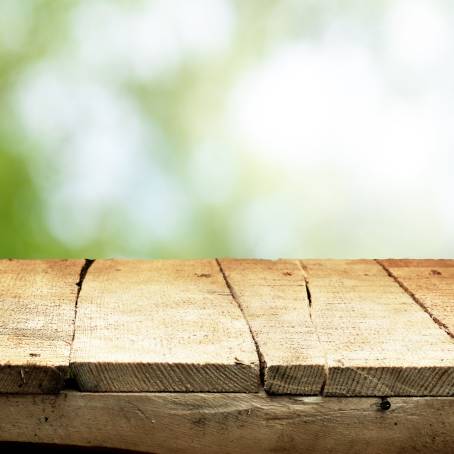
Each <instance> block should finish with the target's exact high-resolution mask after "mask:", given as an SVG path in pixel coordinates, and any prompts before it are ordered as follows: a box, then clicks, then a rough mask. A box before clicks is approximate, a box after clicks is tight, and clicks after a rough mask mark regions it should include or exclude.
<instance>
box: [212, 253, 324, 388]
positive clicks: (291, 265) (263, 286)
mask: <svg viewBox="0 0 454 454" xmlns="http://www.w3.org/2000/svg"><path fill="white" fill-rule="evenodd" d="M220 265H221V267H222V269H223V271H224V273H225V276H226V279H227V281H228V283H229V285H230V286H231V288H232V292H233V294H234V296H235V298H236V299H237V301H238V303H239V304H240V306H241V308H242V310H243V313H244V315H245V317H246V319H247V320H248V323H249V326H250V328H251V331H252V334H253V336H254V338H255V341H256V343H257V345H258V349H259V351H260V354H261V359H262V369H263V371H264V385H265V389H266V390H267V391H268V392H270V393H275V394H306V395H307V394H319V393H320V390H321V388H322V385H323V383H324V381H325V359H324V354H323V350H322V348H321V346H320V342H319V340H318V338H317V333H316V331H315V328H314V325H313V323H312V321H311V318H310V313H309V301H308V298H307V293H306V284H305V280H304V275H303V273H302V270H301V267H300V266H299V264H298V263H297V262H296V261H290V260H276V261H272V260H220Z"/></svg>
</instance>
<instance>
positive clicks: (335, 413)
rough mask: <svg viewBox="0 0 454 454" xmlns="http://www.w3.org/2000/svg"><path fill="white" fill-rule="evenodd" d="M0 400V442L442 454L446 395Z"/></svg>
mask: <svg viewBox="0 0 454 454" xmlns="http://www.w3.org/2000/svg"><path fill="white" fill-rule="evenodd" d="M390 403H391V408H390V409H389V410H387V411H384V410H381V409H380V407H379V404H380V399H377V398H334V397H330V398H326V397H325V398H323V397H295V396H292V397H287V396H267V395H265V394H262V393H260V394H197V393H190V394H183V393H170V394H169V393H146V394H140V393H138V394H134V393H132V394H122V393H116V394H109V393H105V394H103V393H96V394H93V393H90V394H85V393H79V392H64V393H61V394H60V395H57V396H46V395H41V396H26V395H4V396H0V409H1V410H0V427H1V430H0V441H23V442H35V443H56V444H66V445H79V446H97V447H107V448H121V449H131V450H137V451H143V452H149V453H161V454H165V453H198V454H199V453H201V454H202V453H248V454H255V453H257V454H259V453H278V452H289V453H307V452H311V453H323V454H324V453H336V454H342V453H349V454H363V453H368V454H381V453H383V454H385V453H386V454H393V453H396V454H398V453H403V452H405V453H422V452H427V453H431V454H432V453H446V454H448V453H452V452H453V446H454V431H453V430H452V429H453V427H454V398H431V397H427V398H402V397H399V398H391V399H390Z"/></svg>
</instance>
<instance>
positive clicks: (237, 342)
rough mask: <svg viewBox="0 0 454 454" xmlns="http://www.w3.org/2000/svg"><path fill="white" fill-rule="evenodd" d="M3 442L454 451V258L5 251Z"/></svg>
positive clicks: (0, 265)
mask: <svg viewBox="0 0 454 454" xmlns="http://www.w3.org/2000/svg"><path fill="white" fill-rule="evenodd" d="M0 441H3V442H5V441H16V442H33V443H52V444H59V445H76V446H87V447H89V446H96V447H110V448H121V449H130V450H137V451H144V452H153V453H167V452H169V453H171V452H197V453H204V452H221V453H239V452H247V453H267V452H269V453H272V452H292V453H293V452H320V453H325V452H333V453H337V452H339V453H344V452H345V453H347V452H349V453H369V452H371V453H398V452H399V453H400V452H443V453H451V452H454V260H277V261H271V260H234V259H221V260H198V261H184V260H179V261H160V260H151V261H137V260H134V261H133V260H96V261H91V260H86V261H83V260H66V261H63V260H61V261H50V260H48V261H18V260H0Z"/></svg>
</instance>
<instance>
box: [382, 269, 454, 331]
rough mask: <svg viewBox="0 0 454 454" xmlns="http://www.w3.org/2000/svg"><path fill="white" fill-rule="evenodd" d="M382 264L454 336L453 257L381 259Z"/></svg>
mask: <svg viewBox="0 0 454 454" xmlns="http://www.w3.org/2000/svg"><path fill="white" fill-rule="evenodd" d="M380 263H381V264H382V265H383V266H384V267H385V268H386V269H387V270H388V272H390V273H391V275H392V276H393V277H394V278H395V279H396V280H397V281H398V282H399V283H400V284H401V285H402V287H403V288H404V289H405V290H406V291H407V292H409V294H411V296H412V297H413V298H414V299H415V300H416V301H417V302H418V304H420V305H421V306H422V307H423V308H424V309H425V310H426V311H427V312H428V313H429V314H430V315H431V317H432V318H433V319H434V321H435V322H436V323H437V324H439V325H440V326H441V327H442V328H443V329H445V331H446V332H447V333H448V334H449V335H450V336H451V337H453V338H454V260H380Z"/></svg>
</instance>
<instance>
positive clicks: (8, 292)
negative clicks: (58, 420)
mask: <svg viewBox="0 0 454 454" xmlns="http://www.w3.org/2000/svg"><path fill="white" fill-rule="evenodd" d="M83 264H84V262H83V260H73V261H64V260H46V261H42V260H29V261H24V260H22V261H21V260H0V393H11V392H14V393H40V392H45V393H52V392H57V391H58V390H59V389H60V388H62V386H63V383H64V380H65V378H66V376H67V374H68V368H69V355H70V348H71V342H72V337H73V331H74V307H75V302H76V297H77V290H78V288H77V285H76V284H77V283H78V281H79V275H80V272H81V269H82V266H83Z"/></svg>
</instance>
